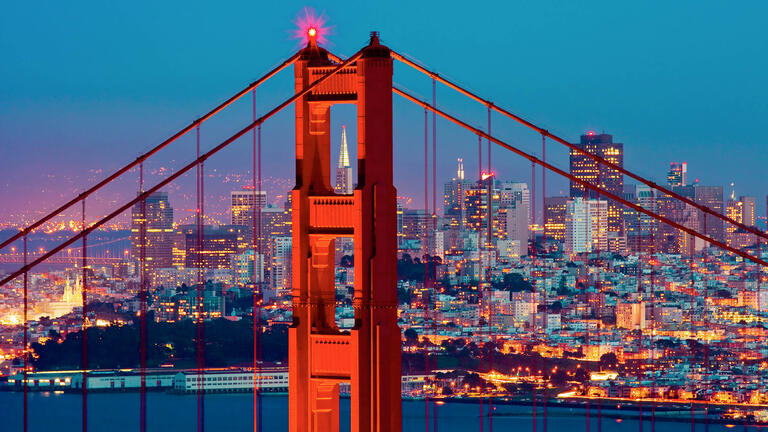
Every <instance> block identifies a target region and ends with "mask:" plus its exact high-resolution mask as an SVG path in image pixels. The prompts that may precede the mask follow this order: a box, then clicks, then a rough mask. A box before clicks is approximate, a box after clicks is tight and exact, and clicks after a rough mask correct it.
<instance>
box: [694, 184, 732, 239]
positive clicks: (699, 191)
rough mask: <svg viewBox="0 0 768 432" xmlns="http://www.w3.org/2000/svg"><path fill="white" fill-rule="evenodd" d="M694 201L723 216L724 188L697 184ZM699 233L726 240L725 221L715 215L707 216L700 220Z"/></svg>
mask: <svg viewBox="0 0 768 432" xmlns="http://www.w3.org/2000/svg"><path fill="white" fill-rule="evenodd" d="M694 199H695V201H696V203H697V204H699V205H703V206H705V207H709V209H710V210H713V211H715V212H717V213H719V214H723V187H722V186H701V185H698V184H696V185H695V187H694ZM699 222H700V227H699V231H700V232H703V233H705V234H707V235H708V236H710V237H712V238H713V239H715V240H719V241H723V240H725V235H724V232H723V221H722V219H720V218H718V217H717V216H714V215H709V214H708V215H706V217H702V218H700V221H699Z"/></svg>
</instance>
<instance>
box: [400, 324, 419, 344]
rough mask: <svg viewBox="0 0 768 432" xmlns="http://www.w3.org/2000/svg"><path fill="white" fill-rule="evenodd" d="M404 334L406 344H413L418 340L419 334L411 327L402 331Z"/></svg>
mask: <svg viewBox="0 0 768 432" xmlns="http://www.w3.org/2000/svg"><path fill="white" fill-rule="evenodd" d="M403 334H404V335H405V343H406V344H408V345H414V344H416V343H418V342H419V334H418V333H417V332H416V330H414V329H413V328H408V329H406V330H405V332H404V333H403Z"/></svg>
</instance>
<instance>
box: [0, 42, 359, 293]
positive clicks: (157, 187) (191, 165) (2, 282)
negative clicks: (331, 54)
mask: <svg viewBox="0 0 768 432" xmlns="http://www.w3.org/2000/svg"><path fill="white" fill-rule="evenodd" d="M361 55H362V50H361V51H358V52H357V53H356V54H355V55H353V56H352V57H350V58H348V59H347V60H346V61H345V62H343V63H341V64H340V65H338V66H336V67H335V68H334V69H333V70H331V71H329V72H328V73H326V74H325V75H323V76H321V77H320V78H318V79H317V80H316V81H314V82H312V83H311V84H309V85H308V86H307V87H305V88H304V89H303V90H301V91H300V92H298V93H296V94H294V95H293V96H291V97H290V98H288V99H286V100H285V101H283V102H282V103H281V104H280V105H278V106H276V107H275V108H273V109H272V110H270V111H269V112H268V113H266V114H264V115H263V116H261V117H259V118H258V119H257V120H256V121H255V122H253V123H251V124H249V125H247V126H246V127H244V128H243V129H241V130H240V131H238V132H237V133H235V134H234V135H232V136H231V137H229V138H227V139H226V140H225V141H223V142H221V143H220V144H218V145H217V146H215V147H213V148H212V149H211V150H209V151H208V152H206V153H204V154H202V155H200V157H199V158H198V159H196V160H194V161H192V162H190V163H189V164H187V165H186V166H184V167H182V168H181V169H180V170H179V171H177V172H175V173H173V174H171V175H170V176H168V177H166V178H165V179H164V180H162V181H160V182H159V183H158V184H156V185H155V186H153V187H152V188H150V189H148V190H147V191H146V192H144V193H143V194H141V195H139V196H138V197H136V198H134V199H132V200H130V201H128V203H126V204H124V205H123V206H121V207H120V208H118V209H116V210H115V211H113V212H112V213H110V214H108V215H107V216H105V217H103V218H101V219H99V220H97V221H96V222H94V223H92V224H91V225H90V226H89V227H87V228H85V229H84V230H83V231H81V232H80V233H78V234H76V235H74V236H72V237H70V238H69V239H67V240H65V241H64V242H62V243H60V244H59V245H58V246H56V247H54V248H53V249H51V250H50V251H48V252H47V253H45V254H44V255H42V256H40V257H38V258H37V259H35V260H34V261H32V262H31V263H29V264H27V265H25V266H24V267H22V268H20V269H18V270H16V271H14V272H13V273H11V274H10V275H8V276H6V277H5V278H3V279H2V280H0V286H3V285H5V284H7V283H8V282H10V281H12V280H13V279H15V278H17V277H18V276H20V275H21V274H22V273H24V272H25V271H29V269H31V268H33V267H35V266H36V265H38V264H40V263H41V262H44V261H45V260H47V259H48V258H50V257H51V256H53V255H55V254H57V253H59V252H61V251H62V250H63V249H64V248H66V247H67V246H69V245H71V244H72V243H74V242H76V241H77V240H79V239H81V238H83V237H84V236H86V235H87V234H89V233H91V232H93V231H94V230H96V229H98V228H99V227H101V226H102V225H104V224H105V223H106V222H108V221H110V220H112V219H114V218H115V217H117V216H118V215H120V214H121V213H123V212H124V211H126V210H127V209H129V208H131V206H133V205H135V204H136V203H138V202H139V201H141V200H142V199H144V198H146V197H147V196H149V195H150V194H152V193H154V192H157V191H158V190H160V189H161V188H162V187H163V186H165V185H167V184H169V183H171V182H172V181H174V180H176V179H177V178H179V177H180V176H181V175H182V174H185V173H186V172H188V171H189V170H191V169H192V168H195V167H196V166H197V164H199V163H201V162H203V161H204V160H206V159H208V158H209V157H211V156H213V155H214V154H216V153H218V152H219V151H220V150H222V149H223V148H225V147H227V146H229V145H230V144H232V143H233V142H234V141H236V140H237V139H239V138H240V137H242V136H243V135H245V134H246V133H248V132H249V131H251V130H252V129H253V128H255V127H257V126H258V125H260V124H262V123H264V121H266V120H267V119H269V118H270V117H272V116H274V115H275V114H277V113H278V112H280V111H282V110H283V108H285V107H287V106H288V105H290V104H292V103H293V102H295V101H296V100H297V99H299V98H301V97H303V96H305V95H306V94H307V93H309V92H310V91H312V89H314V88H315V87H317V86H318V85H320V84H322V83H323V82H325V80H327V79H328V78H330V77H332V76H333V75H335V74H336V73H338V72H339V71H340V70H341V69H343V68H345V67H347V66H348V65H349V64H350V63H352V62H354V61H355V60H357V59H358V58H360V56H361Z"/></svg>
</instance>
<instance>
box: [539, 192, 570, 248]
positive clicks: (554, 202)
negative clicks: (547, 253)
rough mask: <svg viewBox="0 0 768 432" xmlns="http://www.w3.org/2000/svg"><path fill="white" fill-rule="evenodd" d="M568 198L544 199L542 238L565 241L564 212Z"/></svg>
mask: <svg viewBox="0 0 768 432" xmlns="http://www.w3.org/2000/svg"><path fill="white" fill-rule="evenodd" d="M567 203H568V197H546V198H545V199H544V236H545V237H546V238H548V239H552V240H565V210H566V204H567Z"/></svg>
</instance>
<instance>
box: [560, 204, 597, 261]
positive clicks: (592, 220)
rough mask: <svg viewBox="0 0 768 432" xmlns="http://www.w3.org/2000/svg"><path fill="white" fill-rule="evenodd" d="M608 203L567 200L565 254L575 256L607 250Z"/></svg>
mask: <svg viewBox="0 0 768 432" xmlns="http://www.w3.org/2000/svg"><path fill="white" fill-rule="evenodd" d="M607 212H608V203H607V202H606V201H605V200H585V199H584V198H581V197H576V198H573V199H571V200H568V202H567V204H566V212H565V252H566V253H569V254H577V253H584V252H593V251H595V252H597V251H605V250H606V249H607V248H608V232H607V230H608V220H607Z"/></svg>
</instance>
